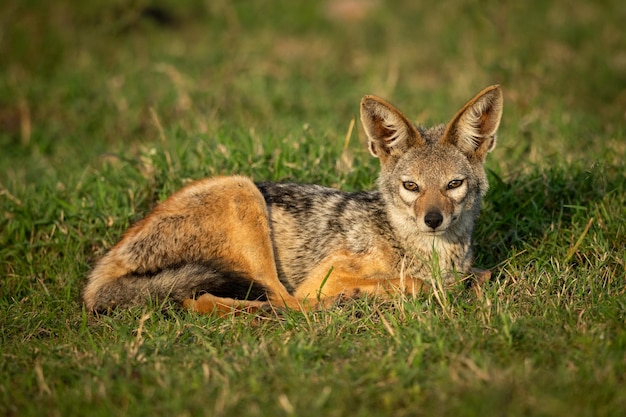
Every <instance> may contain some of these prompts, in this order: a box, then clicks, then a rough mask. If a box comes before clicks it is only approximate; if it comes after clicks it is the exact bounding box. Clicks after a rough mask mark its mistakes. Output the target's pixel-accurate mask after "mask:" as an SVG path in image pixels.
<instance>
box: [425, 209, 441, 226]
mask: <svg viewBox="0 0 626 417" xmlns="http://www.w3.org/2000/svg"><path fill="white" fill-rule="evenodd" d="M442 222H443V216H442V215H441V213H439V212H438V211H429V212H428V213H426V215H425V216H424V223H426V226H428V227H430V228H431V229H436V228H438V227H439V226H441V223H442Z"/></svg>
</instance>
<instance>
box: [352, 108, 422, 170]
mask: <svg viewBox="0 0 626 417" xmlns="http://www.w3.org/2000/svg"><path fill="white" fill-rule="evenodd" d="M361 123H362V124H363V128H364V129H365V133H366V134H367V137H368V139H369V150H370V152H371V153H372V155H374V156H375V157H379V158H382V159H386V157H387V156H400V155H402V154H403V153H404V152H406V150H407V149H410V148H412V147H414V146H418V145H422V144H424V140H423V139H422V137H421V135H420V134H419V132H418V131H417V129H416V128H415V126H414V125H413V123H411V122H410V121H409V119H407V117H406V116H405V115H404V114H402V112H401V111H400V110H398V109H396V108H395V107H394V106H393V105H391V104H390V103H388V102H386V101H385V100H383V99H381V98H378V97H375V96H365V97H363V99H362V100H361Z"/></svg>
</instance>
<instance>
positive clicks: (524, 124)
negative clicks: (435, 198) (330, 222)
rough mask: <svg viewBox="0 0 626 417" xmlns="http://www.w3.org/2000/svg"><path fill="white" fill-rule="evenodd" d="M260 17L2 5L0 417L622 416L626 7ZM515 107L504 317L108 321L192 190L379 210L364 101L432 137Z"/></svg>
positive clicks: (497, 254)
mask: <svg viewBox="0 0 626 417" xmlns="http://www.w3.org/2000/svg"><path fill="white" fill-rule="evenodd" d="M74 3H75V4H74ZM131 3H132V4H131ZM237 3H238V2H228V1H211V2H187V4H185V5H182V3H179V2H175V1H173V0H161V1H154V2H149V1H137V2H123V1H96V2H87V3H86V2H71V1H68V0H64V1H57V2H43V1H37V0H32V1H22V2H20V1H11V0H9V1H4V2H2V3H1V4H0V57H1V58H0V274H1V276H0V279H1V281H0V415H8V416H35V415H37V416H40V415H49V416H70V415H93V416H99V415H103V416H104V415H107V416H109V415H133V416H139V415H151V416H153V415H163V416H186V415H194V416H195V415H207V416H261V415H262V416H282V415H287V416H291V415H293V416H320V415H323V416H348V415H349V416H374V415H393V416H405V415H406V416H419V415H434V416H477V415H480V416H496V415H497V416H501V415H511V416H528V415H537V416H562V415H570V416H620V415H623V413H624V410H625V409H626V390H625V389H624V387H625V386H626V324H625V323H626V294H625V292H626V273H625V264H626V226H625V219H626V211H625V209H624V207H626V192H625V189H626V163H625V162H624V161H625V160H626V115H625V113H624V109H625V108H626V55H625V54H624V51H626V36H625V35H624V31H623V22H624V21H626V9H625V8H624V7H623V5H622V2H620V1H617V0H607V1H601V2H586V1H583V0H578V1H576V0H574V1H570V2H557V1H540V0H532V1H528V2H517V3H516V4H515V5H513V4H506V2H505V4H503V2H498V1H490V0H488V1H483V2H480V3H476V2H472V1H465V0H454V1H449V2H428V3H426V2H414V1H408V0H406V1H402V0H398V1H393V2H376V1H371V2H370V1H367V0H361V1H358V0H355V1H354V2H348V1H345V0H344V1H334V2H331V1H329V2H306V4H307V5H306V6H298V5H295V3H294V2H289V1H283V0H279V1H272V2H269V1H258V2H246V3H250V4H244V3H242V4H237ZM252 3H254V4H252ZM292 3H293V4H292ZM509 3H511V2H509ZM337 4H339V5H343V6H344V8H343V9H342V8H338V7H337ZM351 4H352V5H356V8H350V7H348V6H350V5H351ZM361 12H364V13H363V14H362V13H361ZM492 83H500V84H502V86H503V89H504V92H505V114H504V119H503V123H502V127H501V130H500V136H499V143H498V147H497V149H496V150H495V151H494V152H493V153H492V154H491V155H490V156H489V158H488V163H487V166H488V169H489V177H490V181H491V185H492V186H491V190H490V192H489V194H488V196H487V198H486V201H485V205H484V209H483V212H482V216H481V218H480V220H479V224H478V227H477V230H476V246H477V247H476V253H477V259H476V264H477V265H478V266H481V267H486V268H491V269H492V270H493V279H492V280H491V282H489V283H488V284H487V285H486V286H485V287H484V288H482V290H481V291H480V292H478V293H474V292H471V291H466V290H464V289H463V288H461V287H459V288H454V289H451V290H450V291H448V292H447V293H446V294H445V295H444V296H443V297H434V296H422V297H418V298H417V299H398V300H396V301H394V302H393V303H385V302H381V301H380V300H374V299H363V300H357V301H355V302H352V303H349V304H346V305H344V306H341V307H338V308H337V309H332V310H329V311H321V312H315V313H307V314H302V313H297V312H290V313H287V314H285V315H283V316H281V317H273V316H268V317H260V318H255V317H247V316H243V317H237V318H212V317H205V316H198V315H195V314H190V313H187V312H184V311H181V310H178V309H176V308H172V309H168V310H166V311H161V310H160V309H159V308H157V307H155V306H145V307H141V308H137V309H134V310H132V311H120V312H116V313H114V314H111V315H110V316H105V317H95V316H93V315H91V314H88V313H86V312H84V311H83V308H82V305H81V302H80V290H81V288H82V285H83V284H84V280H85V276H86V274H87V273H88V271H89V269H90V267H91V266H92V265H93V263H94V262H95V261H96V260H97V259H98V257H99V256H101V255H102V254H103V253H104V252H105V251H106V250H107V249H108V248H109V247H111V246H112V245H113V244H115V242H116V241H117V240H118V239H119V237H120V236H121V234H122V233H123V231H124V230H125V229H126V228H127V227H128V226H129V225H130V224H131V223H132V222H134V221H136V220H138V219H139V218H141V217H142V216H143V215H145V214H146V213H147V212H148V211H149V210H150V208H151V207H153V206H154V205H155V204H156V203H157V202H159V201H161V200H163V199H164V198H166V197H167V196H168V195H169V194H171V193H172V192H173V191H174V190H176V189H177V188H179V187H180V186H181V185H183V184H185V183H186V182H188V181H190V180H192V179H197V178H201V177H204V176H210V175H215V174H231V173H242V174H247V175H251V176H252V177H253V178H255V179H257V180H291V181H301V182H311V183H320V184H324V185H328V186H336V187H339V188H342V189H344V190H355V189H364V188H365V189H369V188H372V187H373V185H374V182H375V179H376V173H377V170H378V166H377V161H376V160H374V159H372V158H370V157H369V153H368V152H367V150H366V148H365V146H364V135H363V133H362V131H361V130H360V129H357V128H356V127H355V129H354V130H353V131H352V134H351V135H350V136H349V142H348V144H347V147H346V145H345V144H346V136H347V134H348V132H349V129H350V124H351V122H352V120H356V121H357V122H358V103H359V100H360V98H361V96H362V95H364V94H370V93H372V94H378V95H380V96H383V97H385V98H387V99H389V100H391V101H392V102H393V103H395V104H396V105H398V107H400V108H401V109H403V110H406V112H407V114H408V116H409V117H411V118H412V119H414V120H417V121H420V122H422V123H426V124H428V123H432V122H442V121H446V120H448V119H449V118H450V117H451V116H452V115H453V114H454V112H455V111H456V110H457V109H458V108H459V107H460V106H461V105H462V104H463V103H464V102H465V100H467V99H469V98H470V97H471V96H472V95H473V94H474V93H476V92H478V91H479V90H480V89H481V88H482V87H485V86H487V85H489V84H492Z"/></svg>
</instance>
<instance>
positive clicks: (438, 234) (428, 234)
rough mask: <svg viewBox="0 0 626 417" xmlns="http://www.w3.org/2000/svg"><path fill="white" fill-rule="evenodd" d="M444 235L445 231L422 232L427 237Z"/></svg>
mask: <svg viewBox="0 0 626 417" xmlns="http://www.w3.org/2000/svg"><path fill="white" fill-rule="evenodd" d="M444 233H446V230H427V231H425V232H424V234H425V235H427V236H441V235H443V234H444Z"/></svg>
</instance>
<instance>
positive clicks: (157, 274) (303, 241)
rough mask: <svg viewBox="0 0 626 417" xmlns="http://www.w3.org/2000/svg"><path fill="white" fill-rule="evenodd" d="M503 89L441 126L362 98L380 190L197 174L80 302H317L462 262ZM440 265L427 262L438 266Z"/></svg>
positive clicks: (105, 261)
mask: <svg viewBox="0 0 626 417" xmlns="http://www.w3.org/2000/svg"><path fill="white" fill-rule="evenodd" d="M501 115H502V92H501V89H500V87H499V86H497V85H496V86H491V87H488V88H486V89H485V90H483V91H481V92H480V93H479V94H478V95H476V96H475V97H474V98H472V99H471V100H470V101H469V102H468V103H467V104H466V105H465V106H463V108H461V110H460V111H459V112H458V113H457V114H456V115H455V116H454V117H453V118H452V120H451V121H450V122H449V123H448V124H447V125H439V126H435V127H430V128H425V127H421V126H415V125H413V124H412V123H411V122H410V121H409V120H408V119H407V117H406V116H404V115H403V114H402V113H401V112H400V111H399V110H398V109H396V108H395V107H394V106H393V105H391V104H390V103H388V102H386V101H384V100H382V99H380V98H378V97H374V96H365V97H363V99H362V101H361V122H362V124H363V127H364V129H365V132H366V134H367V136H368V139H369V150H370V152H371V153H372V155H374V156H375V157H377V158H379V159H380V163H381V170H380V175H379V178H378V190H377V191H369V192H357V193H347V192H342V191H339V190H335V189H330V188H325V187H321V186H318V185H300V184H287V183H258V184H255V183H253V182H252V181H251V180H250V179H249V178H246V177H241V176H232V177H216V178H208V179H203V180H199V181H196V182H194V183H192V184H190V185H188V186H186V187H184V188H182V189H181V190H179V191H178V192H176V193H175V194H173V195H172V196H171V197H169V198H168V199H167V200H166V201H164V202H163V203H161V204H160V205H158V206H157V207H156V208H155V209H154V210H153V211H152V212H151V213H150V214H149V215H148V216H147V217H145V218H144V219H142V220H140V221H139V222H137V223H136V224H135V225H133V226H132V227H130V228H129V230H128V231H127V232H126V233H125V234H124V236H123V238H122V240H121V241H120V242H119V243H118V244H117V245H115V246H114V247H113V248H112V249H111V250H110V251H109V252H108V253H107V254H106V255H105V256H104V257H103V258H102V259H101V260H100V261H99V262H98V263H97V264H96V266H95V268H94V269H93V270H92V272H91V273H90V275H89V278H88V283H87V285H86V287H85V289H84V292H83V298H84V302H85V305H86V307H87V309H89V310H93V311H107V310H109V309H111V308H115V307H128V306H131V305H135V304H141V303H145V302H146V300H148V299H152V300H157V299H158V300H164V299H166V298H169V299H172V300H174V301H176V302H180V303H182V304H183V305H184V306H185V307H187V308H189V309H192V310H195V311H198V312H203V313H212V312H216V313H218V314H225V313H228V312H231V311H235V310H247V311H253V310H256V309H259V308H268V307H270V308H273V307H276V308H283V307H287V308H295V309H303V308H315V307H318V306H319V305H320V304H321V305H329V304H331V303H332V302H334V301H335V300H336V299H337V298H341V297H347V298H350V297H353V296H355V295H358V294H364V293H367V294H374V295H377V296H382V297H388V296H390V295H393V294H394V293H397V292H401V293H405V294H416V293H419V292H420V291H423V290H424V289H426V288H427V287H428V283H429V282H430V281H431V280H432V279H433V272H435V273H436V274H437V275H439V274H441V277H442V278H443V281H444V282H446V283H448V282H451V281H454V280H455V278H456V277H458V276H462V275H463V274H468V273H470V272H471V264H472V231H473V228H474V221H475V219H476V217H477V216H478V213H479V209H480V205H481V200H482V198H483V196H484V195H485V193H486V192H487V187H488V184H487V178H486V175H485V171H484V168H483V162H484V160H485V157H486V155H487V153H488V152H490V151H491V150H492V149H493V148H494V146H495V143H496V131H497V129H498V125H499V123H500V117H501ZM437 264H438V265H437Z"/></svg>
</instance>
